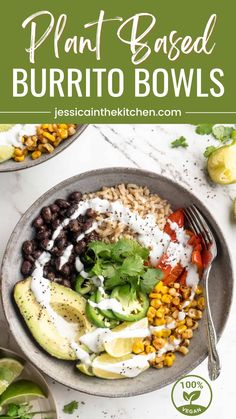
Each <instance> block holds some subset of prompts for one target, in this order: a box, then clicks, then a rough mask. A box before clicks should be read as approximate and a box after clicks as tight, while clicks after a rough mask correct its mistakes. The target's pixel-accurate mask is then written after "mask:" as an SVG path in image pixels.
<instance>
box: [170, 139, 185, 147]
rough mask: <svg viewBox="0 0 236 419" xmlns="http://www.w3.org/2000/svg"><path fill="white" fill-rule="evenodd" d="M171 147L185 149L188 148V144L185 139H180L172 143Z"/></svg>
mask: <svg viewBox="0 0 236 419" xmlns="http://www.w3.org/2000/svg"><path fill="white" fill-rule="evenodd" d="M171 147H172V148H178V147H183V148H187V147H188V143H187V140H186V138H185V137H183V136H182V137H180V138H177V139H176V140H175V141H172V143H171Z"/></svg>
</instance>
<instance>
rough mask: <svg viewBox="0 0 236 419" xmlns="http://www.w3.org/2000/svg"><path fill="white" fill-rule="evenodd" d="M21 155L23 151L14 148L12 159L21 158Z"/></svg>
mask: <svg viewBox="0 0 236 419" xmlns="http://www.w3.org/2000/svg"><path fill="white" fill-rule="evenodd" d="M23 154H24V153H23V150H21V149H20V148H15V151H14V157H21V156H23Z"/></svg>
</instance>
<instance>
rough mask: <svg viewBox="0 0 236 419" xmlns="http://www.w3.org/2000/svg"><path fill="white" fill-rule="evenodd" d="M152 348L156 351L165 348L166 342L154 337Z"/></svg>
mask: <svg viewBox="0 0 236 419" xmlns="http://www.w3.org/2000/svg"><path fill="white" fill-rule="evenodd" d="M152 344H153V346H154V347H155V348H156V349H157V350H158V349H161V348H163V347H164V346H165V344H166V340H165V339H163V338H158V337H155V338H154V339H153V342H152Z"/></svg>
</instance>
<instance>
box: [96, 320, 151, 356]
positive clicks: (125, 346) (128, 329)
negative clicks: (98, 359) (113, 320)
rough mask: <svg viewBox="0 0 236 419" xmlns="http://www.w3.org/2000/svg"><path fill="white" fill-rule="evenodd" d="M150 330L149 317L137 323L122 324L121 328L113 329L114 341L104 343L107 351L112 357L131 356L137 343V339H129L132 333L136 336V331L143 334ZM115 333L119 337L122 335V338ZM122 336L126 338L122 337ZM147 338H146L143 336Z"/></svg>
mask: <svg viewBox="0 0 236 419" xmlns="http://www.w3.org/2000/svg"><path fill="white" fill-rule="evenodd" d="M147 328H148V319H147V317H144V318H143V319H141V320H139V321H137V322H133V323H130V322H125V323H122V324H120V325H119V326H117V327H115V328H114V329H112V333H114V334H113V336H112V337H113V339H112V340H108V341H107V342H105V343H104V348H105V351H106V352H107V353H108V354H109V355H111V356H112V357H115V358H116V357H118V358H119V357H122V356H125V355H129V354H131V352H132V348H133V345H134V343H135V340H136V339H137V337H136V338H135V337H129V335H131V336H132V333H133V332H134V333H133V334H135V330H137V331H138V330H140V331H141V332H142V331H144V330H145V329H147ZM115 333H117V335H120V336H121V337H117V338H116V336H115ZM122 335H123V336H124V337H122ZM142 337H145V336H142Z"/></svg>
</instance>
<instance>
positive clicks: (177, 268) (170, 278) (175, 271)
mask: <svg viewBox="0 0 236 419" xmlns="http://www.w3.org/2000/svg"><path fill="white" fill-rule="evenodd" d="M183 270H184V268H183V267H182V266H181V265H180V264H179V263H178V265H176V266H175V268H173V269H172V271H171V273H170V274H169V276H168V277H167V278H166V279H164V281H163V282H164V284H165V285H169V284H171V282H176V281H177V279H178V278H179V277H180V275H181V274H182V273H183Z"/></svg>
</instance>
